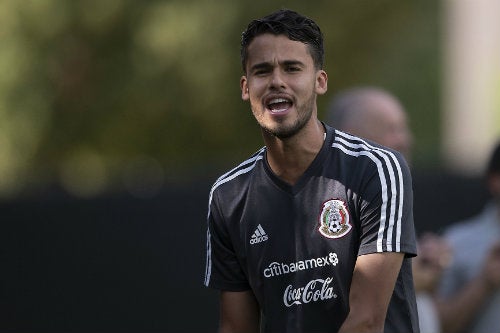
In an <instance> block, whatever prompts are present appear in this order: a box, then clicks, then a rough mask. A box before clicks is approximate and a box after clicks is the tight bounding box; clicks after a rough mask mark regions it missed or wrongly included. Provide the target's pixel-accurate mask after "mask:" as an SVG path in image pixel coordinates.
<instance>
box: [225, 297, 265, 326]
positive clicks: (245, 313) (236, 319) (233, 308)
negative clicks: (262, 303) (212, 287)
mask: <svg viewBox="0 0 500 333" xmlns="http://www.w3.org/2000/svg"><path fill="white" fill-rule="evenodd" d="M259 327H260V310H259V305H258V303H257V300H256V299H255V297H254V295H253V293H252V292H251V291H241V292H231V291H221V294H220V325H219V333H259V330H260V328H259Z"/></svg>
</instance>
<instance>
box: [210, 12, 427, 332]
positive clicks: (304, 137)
mask: <svg viewBox="0 0 500 333" xmlns="http://www.w3.org/2000/svg"><path fill="white" fill-rule="evenodd" d="M241 57H242V59H241V60H242V67H243V76H242V77H241V80H240V88H241V97H242V99H243V100H244V101H248V102H249V104H250V108H251V110H252V113H253V115H254V117H255V119H256V121H257V122H258V124H259V126H260V128H261V131H260V133H261V135H262V137H263V140H264V144H265V146H264V147H263V148H262V149H260V150H258V151H257V152H256V153H255V154H254V155H252V156H251V157H250V158H249V159H247V160H246V161H244V162H243V163H241V164H239V165H238V166H237V167H235V168H234V169H232V170H230V171H229V172H227V173H225V174H224V175H222V176H221V177H220V178H219V179H218V180H217V181H216V182H215V183H214V186H213V187H212V190H211V191H210V195H209V211H208V230H207V256H206V258H207V265H206V274H205V285H206V286H208V287H212V288H216V289H219V290H220V297H219V300H220V321H219V323H220V332H221V333H222V332H313V331H314V332H342V333H347V332H353V333H361V332H379V333H380V332H386V333H388V332H394V333H402V332H405V333H410V332H415V333H416V332H419V328H418V315H417V309H416V302H415V293H414V286H413V279H412V267H411V260H410V258H411V257H413V256H415V255H416V251H417V246H416V237H415V230H414V225H413V213H412V212H413V192H412V188H411V174H410V170H409V168H408V166H407V163H406V161H405V160H404V158H403V156H402V154H401V153H399V152H396V151H392V150H391V151H389V150H388V149H385V148H383V147H382V146H380V145H378V144H375V143H374V144H373V145H371V146H367V145H364V144H363V140H362V139H360V138H359V137H355V136H352V135H347V134H345V133H341V132H339V131H335V130H334V129H333V128H332V127H330V126H328V125H326V124H324V123H323V122H321V121H319V119H318V117H317V103H316V100H317V97H318V95H323V94H325V93H326V91H327V79H328V77H327V74H326V72H325V71H324V70H323V36H322V33H321V30H320V29H319V27H318V26H317V25H316V23H315V22H314V21H312V20H311V19H309V18H307V17H304V16H302V15H300V14H298V13H296V12H293V11H290V10H279V11H277V12H274V13H272V14H270V15H268V16H265V17H263V18H260V19H257V20H253V21H252V22H250V24H249V25H248V27H247V29H246V30H245V32H244V33H243V35H242V43H241ZM398 231H399V232H398Z"/></svg>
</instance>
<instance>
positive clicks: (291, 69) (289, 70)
mask: <svg viewBox="0 0 500 333" xmlns="http://www.w3.org/2000/svg"><path fill="white" fill-rule="evenodd" d="M286 71H287V72H292V73H293V72H299V71H300V67H299V66H288V67H287V68H286Z"/></svg>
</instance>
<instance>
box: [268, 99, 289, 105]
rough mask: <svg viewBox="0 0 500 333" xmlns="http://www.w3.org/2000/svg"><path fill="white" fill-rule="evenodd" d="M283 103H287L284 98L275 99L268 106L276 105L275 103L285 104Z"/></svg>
mask: <svg viewBox="0 0 500 333" xmlns="http://www.w3.org/2000/svg"><path fill="white" fill-rule="evenodd" d="M285 102H288V101H287V100H286V99H284V98H275V99H272V100H271V101H270V102H269V104H276V103H285Z"/></svg>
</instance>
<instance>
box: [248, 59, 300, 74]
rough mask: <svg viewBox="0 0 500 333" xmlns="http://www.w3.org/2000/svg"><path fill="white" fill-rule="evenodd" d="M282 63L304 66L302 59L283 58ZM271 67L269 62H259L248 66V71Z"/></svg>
mask: <svg viewBox="0 0 500 333" xmlns="http://www.w3.org/2000/svg"><path fill="white" fill-rule="evenodd" d="M282 64H283V65H284V66H296V65H299V66H304V63H303V62H302V61H299V60H285V61H283V62H282ZM271 67H273V65H271V63H270V62H261V63H258V64H255V65H253V66H252V67H250V71H255V70H258V69H267V68H271Z"/></svg>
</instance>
